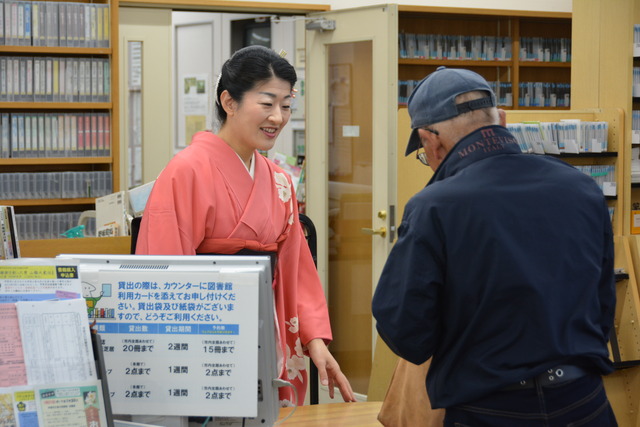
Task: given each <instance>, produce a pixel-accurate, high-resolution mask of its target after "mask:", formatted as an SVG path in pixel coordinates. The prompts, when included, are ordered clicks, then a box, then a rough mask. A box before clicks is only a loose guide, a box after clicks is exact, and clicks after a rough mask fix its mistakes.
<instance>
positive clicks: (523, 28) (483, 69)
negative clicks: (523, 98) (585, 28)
mask: <svg viewBox="0 0 640 427" xmlns="http://www.w3.org/2000/svg"><path fill="white" fill-rule="evenodd" d="M398 15H399V18H398V29H399V33H400V34H399V35H401V34H402V33H410V34H442V35H450V36H458V35H462V36H496V37H510V38H511V59H507V60H487V61H479V60H458V59H420V58H399V59H398V79H399V80H400V81H404V80H421V79H422V78H423V77H424V76H426V75H427V74H429V73H431V72H433V71H435V70H436V68H437V67H439V66H446V67H452V68H453V67H459V68H468V69H471V70H473V71H475V72H477V73H478V74H481V75H482V76H483V77H485V78H486V79H487V80H488V81H499V82H501V83H511V86H512V97H513V105H512V106H510V107H506V108H510V109H516V110H517V109H525V108H529V107H524V106H520V105H518V97H519V91H520V89H519V84H520V83H521V82H542V83H562V84H568V83H571V62H549V61H543V62H537V61H522V60H520V59H519V53H520V46H521V40H522V38H523V37H543V38H565V39H570V38H571V31H572V30H571V14H570V13H561V12H555V13H546V12H529V11H509V10H491V9H465V8H448V7H429V6H424V7H422V6H402V5H399V6H398ZM532 108H536V109H545V108H551V109H553V108H557V109H568V107H564V106H561V107H532Z"/></svg>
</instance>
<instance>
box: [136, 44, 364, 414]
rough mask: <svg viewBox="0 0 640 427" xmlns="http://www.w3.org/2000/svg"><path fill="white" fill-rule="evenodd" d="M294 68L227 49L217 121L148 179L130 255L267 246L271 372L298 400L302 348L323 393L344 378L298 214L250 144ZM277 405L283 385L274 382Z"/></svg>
mask: <svg viewBox="0 0 640 427" xmlns="http://www.w3.org/2000/svg"><path fill="white" fill-rule="evenodd" d="M296 78H297V77H296V73H295V70H294V68H293V67H292V66H291V65H290V64H289V63H288V62H287V61H286V60H285V59H283V58H281V57H280V56H279V55H277V54H276V53H275V52H274V51H272V50H271V49H267V48H264V47H259V46H251V47H247V48H244V49H241V50H239V51H237V52H236V53H235V54H234V55H233V56H232V57H231V58H230V59H229V60H228V61H226V62H225V64H224V65H223V67H222V72H221V74H220V77H219V81H218V84H217V87H216V109H217V113H218V119H219V121H220V123H221V128H220V130H219V132H218V134H217V135H214V134H213V133H211V132H199V133H197V134H195V135H194V136H193V139H192V141H191V144H190V145H189V146H188V147H187V148H185V149H184V150H182V151H181V152H180V153H178V154H177V155H176V156H175V157H174V158H173V159H172V160H171V161H170V162H169V164H168V165H167V166H166V168H165V169H164V170H163V171H162V173H161V174H160V176H159V177H158V179H157V181H156V183H155V185H154V187H153V190H152V192H151V195H150V197H149V201H148V202H147V205H146V208H145V211H144V215H143V218H142V223H141V227H140V231H139V235H138V240H137V245H136V253H137V254H154V255H195V254H213V253H218V254H235V253H237V252H238V251H240V250H243V249H248V250H252V251H266V252H277V264H276V268H275V277H274V282H273V287H274V296H275V307H276V317H277V322H276V323H277V329H278V337H279V347H280V352H279V353H281V354H279V356H280V357H279V359H280V362H279V368H280V367H281V370H280V372H281V374H280V377H281V378H282V379H284V380H287V381H289V382H291V383H292V384H293V385H294V386H295V387H296V389H297V390H298V401H299V402H300V404H301V403H302V402H303V401H304V396H305V393H306V387H307V373H306V370H305V361H304V355H305V354H306V355H308V356H310V357H311V359H312V360H313V363H314V364H315V365H316V367H317V368H318V373H319V376H320V382H321V384H323V385H327V386H328V387H329V395H330V396H331V397H332V398H333V395H334V386H337V387H338V389H339V390H340V393H341V394H342V397H343V399H344V400H345V401H346V402H351V401H355V397H354V394H353V391H352V390H351V385H350V384H349V381H348V380H347V378H346V377H345V375H344V374H343V373H342V371H341V370H340V367H339V365H338V363H337V362H336V360H335V359H334V358H333V356H332V355H331V353H330V352H329V350H328V348H327V343H328V342H329V341H331V338H332V335H331V329H330V325H329V315H328V310H327V305H326V300H325V296H324V293H323V290H322V286H321V283H320V280H319V277H318V274H317V271H316V269H315V265H314V263H313V260H312V257H311V254H310V252H309V248H308V246H307V243H306V240H305V237H304V235H303V232H302V228H301V226H300V223H299V222H298V206H297V202H296V197H295V194H294V191H293V187H292V185H291V179H290V178H289V176H288V175H287V174H286V173H285V172H284V171H283V170H282V169H280V168H279V167H278V166H276V165H275V164H273V163H272V162H270V161H269V160H267V159H266V158H265V157H264V156H262V155H260V154H259V153H258V152H257V150H265V151H266V150H269V149H271V148H272V147H273V145H274V143H275V141H276V138H277V137H278V135H279V133H280V131H281V130H282V128H283V127H284V126H285V124H286V123H287V121H288V120H289V117H290V115H291V109H290V108H291V100H292V91H293V86H294V84H295V82H296ZM280 400H281V404H282V405H283V406H286V405H291V404H293V402H294V399H293V393H292V390H291V389H289V388H286V387H285V388H280Z"/></svg>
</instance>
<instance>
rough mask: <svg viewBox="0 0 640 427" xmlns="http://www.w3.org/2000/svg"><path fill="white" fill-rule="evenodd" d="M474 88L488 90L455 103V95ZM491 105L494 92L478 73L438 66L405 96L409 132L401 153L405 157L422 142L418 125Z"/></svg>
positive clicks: (427, 124)
mask: <svg viewBox="0 0 640 427" xmlns="http://www.w3.org/2000/svg"><path fill="white" fill-rule="evenodd" d="M477 90H481V91H485V92H488V94H489V96H487V97H486V98H480V99H474V100H473V101H468V102H464V103H462V104H456V96H458V95H461V94H463V93H467V92H473V91H477ZM495 106H496V95H495V94H494V93H493V90H491V86H489V83H487V81H486V80H485V79H484V77H482V76H481V75H480V74H478V73H474V72H473V71H471V70H464V69H461V68H447V67H438V69H437V70H436V71H434V72H433V73H431V74H429V75H428V76H427V77H425V78H424V79H422V80H421V81H420V83H418V85H417V86H416V87H415V89H414V90H413V92H411V96H410V97H409V102H408V108H409V116H410V117H411V129H413V131H412V132H411V136H410V137H409V144H407V150H406V151H405V153H404V155H405V156H408V155H409V154H411V153H413V152H414V151H416V150H417V149H418V148H420V146H421V145H422V143H421V142H420V135H419V134H418V128H421V127H425V126H429V125H432V124H434V123H440V122H443V121H445V120H449V119H452V118H454V117H456V116H458V115H460V114H462V113H466V112H468V111H473V110H479V109H481V108H488V107H495Z"/></svg>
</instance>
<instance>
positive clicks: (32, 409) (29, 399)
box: [13, 388, 38, 427]
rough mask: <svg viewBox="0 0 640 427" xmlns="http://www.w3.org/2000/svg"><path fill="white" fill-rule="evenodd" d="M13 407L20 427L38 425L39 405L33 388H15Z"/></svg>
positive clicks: (36, 426)
mask: <svg viewBox="0 0 640 427" xmlns="http://www.w3.org/2000/svg"><path fill="white" fill-rule="evenodd" d="M13 409H14V411H13V412H14V414H15V417H16V422H17V425H18V427H38V407H37V405H36V394H35V391H34V389H33V388H24V389H21V388H14V389H13Z"/></svg>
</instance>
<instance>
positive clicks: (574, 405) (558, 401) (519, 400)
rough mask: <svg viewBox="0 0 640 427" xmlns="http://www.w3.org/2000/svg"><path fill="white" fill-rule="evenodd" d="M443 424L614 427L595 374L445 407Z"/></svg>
mask: <svg viewBox="0 0 640 427" xmlns="http://www.w3.org/2000/svg"><path fill="white" fill-rule="evenodd" d="M444 425H445V427H560V426H562V427H574V426H575V427H614V426H617V425H618V423H617V422H616V418H615V416H614V414H613V410H612V409H611V405H609V401H608V400H607V396H606V393H605V390H604V385H603V384H602V378H601V377H600V376H598V375H585V376H583V377H580V378H578V379H575V380H572V381H567V382H565V383H561V384H554V385H548V386H544V387H542V386H540V384H537V383H536V384H535V385H534V387H531V388H528V389H522V390H501V391H498V392H496V393H493V394H491V395H490V396H487V397H483V398H482V399H479V400H477V401H475V402H471V403H468V404H464V405H459V406H455V407H453V408H447V410H446V413H445V418H444Z"/></svg>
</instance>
